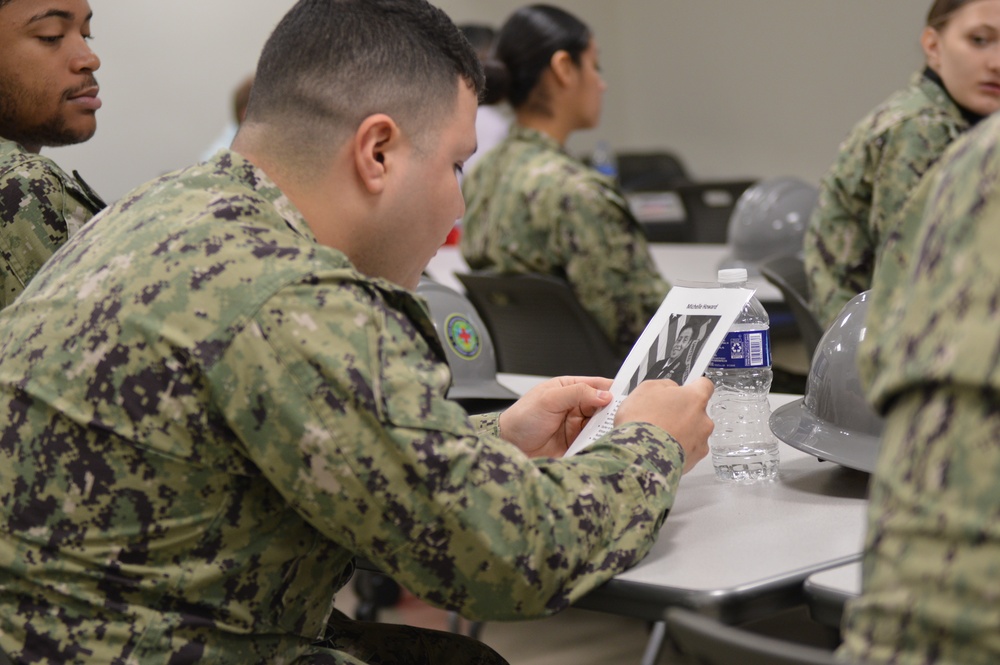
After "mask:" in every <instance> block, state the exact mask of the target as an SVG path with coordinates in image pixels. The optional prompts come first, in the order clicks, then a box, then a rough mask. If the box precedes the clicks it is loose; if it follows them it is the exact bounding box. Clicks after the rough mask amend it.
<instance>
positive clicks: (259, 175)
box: [208, 148, 318, 243]
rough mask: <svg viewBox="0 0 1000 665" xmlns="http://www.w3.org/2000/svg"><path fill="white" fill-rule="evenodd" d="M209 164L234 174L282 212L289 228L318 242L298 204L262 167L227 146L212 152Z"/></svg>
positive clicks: (307, 238) (309, 239)
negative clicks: (292, 200) (293, 201)
mask: <svg viewBox="0 0 1000 665" xmlns="http://www.w3.org/2000/svg"><path fill="white" fill-rule="evenodd" d="M208 164H209V165H210V166H211V167H214V168H215V169H216V170H218V171H222V172H226V173H230V174H232V176H233V177H235V178H236V179H237V180H239V181H240V182H242V183H243V184H245V185H246V186H247V187H249V188H251V189H252V190H253V191H254V192H256V193H257V194H258V195H260V197H261V198H263V199H265V200H266V201H268V202H269V203H271V205H273V206H274V208H275V210H277V211H278V214H279V215H281V217H282V219H284V220H285V223H286V224H288V228H290V229H291V230H292V231H294V232H295V233H296V234H298V235H300V236H302V237H303V238H305V239H306V240H308V241H310V242H314V243H315V242H318V241H317V240H316V235H315V234H314V233H313V232H312V229H311V228H309V224H308V223H307V222H306V218H305V217H304V216H303V215H302V213H301V212H299V209H298V208H296V207H295V204H294V203H292V202H291V200H290V199H289V198H288V197H287V196H286V195H285V193H284V192H282V191H281V189H279V188H278V186H277V185H276V184H275V183H274V181H273V180H271V178H270V176H268V175H267V173H265V172H264V170H263V169H261V168H260V167H258V166H255V165H254V164H253V163H251V162H250V160H248V159H247V158H245V157H244V156H243V155H241V154H239V153H238V152H233V151H232V150H229V149H228V148H223V149H222V150H219V151H218V152H217V153H215V154H214V155H212V157H211V158H210V159H209V160H208Z"/></svg>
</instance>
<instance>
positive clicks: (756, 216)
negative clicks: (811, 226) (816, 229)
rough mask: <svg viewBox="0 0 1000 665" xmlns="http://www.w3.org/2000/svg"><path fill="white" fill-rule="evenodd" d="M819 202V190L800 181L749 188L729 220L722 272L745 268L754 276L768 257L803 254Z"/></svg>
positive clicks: (771, 181)
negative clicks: (804, 239)
mask: <svg viewBox="0 0 1000 665" xmlns="http://www.w3.org/2000/svg"><path fill="white" fill-rule="evenodd" d="M818 200H819V189H818V188H816V187H814V186H813V185H810V184H808V183H806V182H803V181H802V180H799V179H798V178H790V177H781V178H771V179H768V180H761V181H760V182H758V183H757V184H755V185H753V186H752V187H749V188H748V189H747V190H746V191H744V192H743V194H742V195H741V196H740V198H739V200H738V201H737V202H736V206H735V207H734V208H733V214H732V215H730V217H729V231H728V234H727V236H726V237H727V241H726V242H727V244H728V245H729V255H728V256H727V257H726V258H725V259H723V261H722V262H721V263H720V264H719V268H746V269H747V272H748V273H749V274H751V275H753V274H757V273H758V272H759V271H758V268H757V266H758V264H760V263H761V262H762V261H763V260H764V259H767V258H768V257H771V256H779V255H780V256H784V255H788V254H798V253H799V252H801V251H802V240H803V238H804V237H805V233H806V225H807V224H808V223H809V217H810V216H811V215H812V211H813V208H815V207H816V203H817V201H818Z"/></svg>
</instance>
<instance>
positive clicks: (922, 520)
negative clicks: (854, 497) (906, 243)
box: [844, 117, 1000, 664]
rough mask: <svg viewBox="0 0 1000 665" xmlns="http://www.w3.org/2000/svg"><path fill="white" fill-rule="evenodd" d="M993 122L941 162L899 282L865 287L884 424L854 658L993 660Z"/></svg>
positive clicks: (998, 590) (998, 135) (996, 545)
mask: <svg viewBox="0 0 1000 665" xmlns="http://www.w3.org/2000/svg"><path fill="white" fill-rule="evenodd" d="M997 120H1000V118H996V117H994V118H991V119H989V120H985V121H983V122H982V123H981V124H980V125H979V127H978V128H977V129H976V130H974V131H973V132H972V133H970V134H969V135H968V136H967V138H965V139H961V140H960V141H959V142H956V144H955V149H954V150H952V151H949V153H948V155H947V157H946V160H947V161H943V162H942V163H941V166H940V170H939V172H938V174H937V176H936V183H935V186H934V188H933V189H932V192H931V194H930V198H929V199H928V205H927V208H926V211H925V214H924V218H923V222H922V225H921V227H920V232H919V234H918V238H917V241H916V243H915V249H916V251H915V253H914V255H913V257H912V260H911V263H910V266H909V268H908V269H907V270H906V272H905V282H906V288H902V289H896V290H893V289H882V284H881V283H876V284H875V285H874V288H873V289H872V302H871V306H870V310H869V314H868V320H869V324H868V326H869V330H868V335H867V336H866V339H865V341H864V342H863V343H862V345H861V347H860V349H859V364H860V365H861V367H862V368H863V369H867V373H868V376H869V377H870V379H871V387H870V389H869V392H868V394H869V398H870V399H871V400H872V401H873V403H875V404H876V405H877V406H878V407H879V408H880V409H881V410H882V411H883V412H884V413H885V415H886V430H885V433H884V434H883V440H882V451H881V454H880V457H879V461H878V465H877V468H876V469H875V473H874V475H873V478H872V490H871V502H870V505H869V522H868V523H869V527H868V535H867V539H866V550H865V562H864V563H865V565H864V583H863V595H862V597H861V598H860V599H859V600H858V601H857V602H855V603H853V604H852V605H851V606H850V608H849V611H848V613H847V615H846V623H845V629H846V633H845V648H844V650H845V652H846V653H847V654H849V655H851V656H853V657H855V658H859V657H860V658H866V659H870V660H872V661H873V662H900V663H902V662H914V663H915V662H932V661H933V662H941V663H973V664H976V663H982V664H985V663H996V662H1000V639H998V636H1000V613H998V611H997V597H998V595H1000V528H998V525H1000V521H998V519H997V518H998V516H1000V484H998V482H997V479H998V478H1000V446H998V445H997V442H998V441H1000V414H998V409H997V404H998V403H1000V287H998V285H1000V262H998V261H997V258H996V257H997V253H998V251H1000V236H998V235H997V234H996V232H995V228H994V222H995V220H996V219H998V217H1000V197H998V196H997V191H998V187H1000V151H998V150H997V146H998V145H1000V124H998V123H997ZM892 298H896V299H899V301H900V302H898V303H896V302H893V301H892V300H891V299H892ZM872 364H877V367H878V371H877V372H872V371H871V367H870V366H871V365H872Z"/></svg>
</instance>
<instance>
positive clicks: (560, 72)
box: [549, 51, 579, 88]
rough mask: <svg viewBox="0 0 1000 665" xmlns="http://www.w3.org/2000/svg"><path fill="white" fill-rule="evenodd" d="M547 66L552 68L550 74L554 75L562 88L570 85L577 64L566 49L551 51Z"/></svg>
mask: <svg viewBox="0 0 1000 665" xmlns="http://www.w3.org/2000/svg"><path fill="white" fill-rule="evenodd" d="M549 67H550V68H551V69H552V75H553V76H554V77H555V80H556V83H558V84H559V85H560V86H562V87H564V88H565V87H568V86H569V85H570V83H571V82H572V81H573V77H574V76H575V75H576V73H577V70H578V69H579V67H578V66H577V64H576V63H575V62H573V58H572V56H570V54H569V52H568V51H556V52H555V53H553V54H552V57H551V58H550V59H549Z"/></svg>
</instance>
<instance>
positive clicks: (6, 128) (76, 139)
mask: <svg viewBox="0 0 1000 665" xmlns="http://www.w3.org/2000/svg"><path fill="white" fill-rule="evenodd" d="M96 85H97V79H95V78H94V77H93V76H91V77H90V80H88V81H87V82H86V83H85V84H84V85H81V86H78V87H76V88H74V89H72V90H66V91H64V92H63V94H62V101H66V100H67V99H69V97H70V96H71V95H74V94H76V93H77V92H79V91H81V90H84V89H86V88H89V87H93V86H96ZM44 106H45V102H44V100H40V99H38V98H37V97H34V98H33V97H32V96H31V95H30V94H28V93H25V92H24V90H22V89H19V88H18V87H17V86H16V85H12V84H11V83H10V81H6V80H3V79H0V136H3V137H4V138H5V139H9V140H11V141H16V142H17V143H20V144H21V145H36V146H40V147H41V146H49V147H58V146H64V145H73V144H74V143H83V142H84V141H86V140H88V139H89V138H90V137H91V136H93V135H94V132H93V131H82V132H81V131H79V130H73V129H70V128H69V127H67V125H66V119H65V118H64V117H63V116H62V115H61V114H58V113H56V114H53V115H52V116H50V117H49V118H43V119H41V120H37V119H35V118H34V117H32V114H31V113H30V112H29V113H25V112H24V111H23V110H24V109H35V108H42V107H44ZM19 109H20V110H21V113H20V116H19V115H18V110H19ZM19 117H20V121H19V120H18V118H19ZM25 118H32V121H31V123H30V124H25V123H24V119H25Z"/></svg>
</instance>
